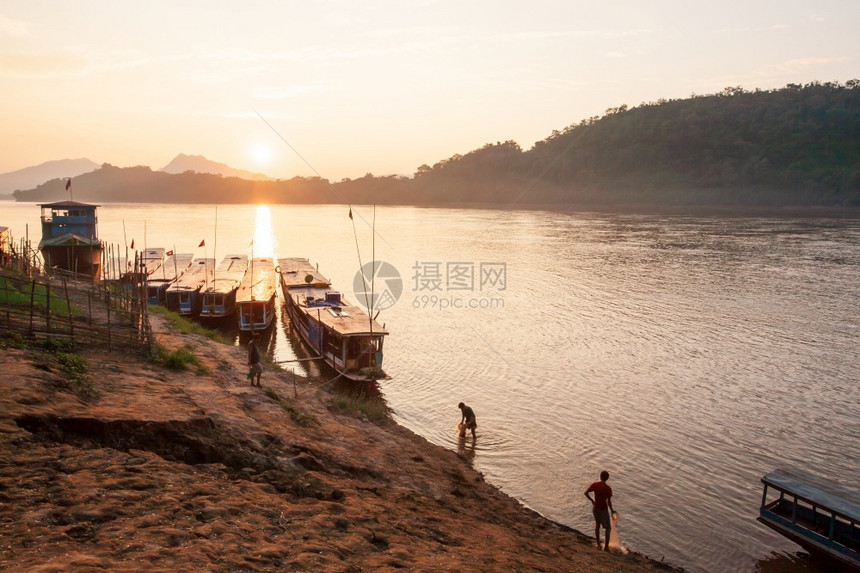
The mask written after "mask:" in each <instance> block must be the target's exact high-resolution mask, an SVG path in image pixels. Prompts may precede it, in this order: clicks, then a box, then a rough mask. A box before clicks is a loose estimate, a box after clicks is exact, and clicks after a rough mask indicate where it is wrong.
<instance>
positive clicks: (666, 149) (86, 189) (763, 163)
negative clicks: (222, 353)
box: [14, 80, 860, 212]
mask: <svg viewBox="0 0 860 573" xmlns="http://www.w3.org/2000/svg"><path fill="white" fill-rule="evenodd" d="M170 171H175V172H176V173H170ZM210 172H214V173H210ZM248 175H254V174H249V173H247V172H244V171H238V170H234V169H231V168H229V167H227V166H226V165H222V164H220V163H214V162H211V161H208V160H206V159H205V158H202V157H189V156H185V155H180V156H179V157H177V158H176V159H175V160H174V161H172V162H171V164H170V165H168V166H167V167H165V169H164V170H162V171H152V170H151V169H150V168H149V167H142V166H138V167H130V168H119V167H114V166H112V165H109V164H105V165H103V166H102V167H101V168H100V169H98V170H96V171H92V172H90V173H85V174H83V175H79V176H77V177H75V178H74V180H73V181H72V184H73V190H74V196H75V200H79V201H91V202H98V203H106V202H127V203H138V202H151V203H209V204H212V203H214V204H227V203H268V204H319V203H340V202H345V203H350V204H353V205H370V204H375V205H421V206H425V205H426V206H447V205H464V204H481V205H496V206H505V207H510V206H513V205H519V206H528V205H534V206H540V207H542V208H547V207H555V208H559V209H574V208H576V209H589V210H601V209H611V210H618V209H628V210H638V209H643V210H653V209H662V208H684V209H687V208H689V207H708V208H710V207H718V208H720V209H733V210H736V211H738V212H746V211H747V210H748V209H753V208H754V209H759V210H762V209H764V210H769V209H772V210H774V211H776V210H783V209H786V208H789V209H795V208H807V207H811V208H816V209H817V208H835V209H844V210H846V212H847V210H849V209H850V210H852V211H853V210H857V209H860V81H858V80H851V81H849V82H847V83H846V84H844V85H842V84H838V83H826V84H820V83H816V82H813V83H811V84H807V85H805V86H800V85H792V84H790V85H788V86H786V87H785V88H782V89H778V90H772V91H762V90H755V91H752V92H750V91H745V90H743V89H741V88H726V89H725V90H723V91H722V92H719V93H717V94H712V95H707V96H695V97H692V98H689V99H683V100H669V101H666V100H660V101H657V102H653V103H647V104H641V105H639V106H637V107H632V108H628V107H627V106H626V105H622V106H620V107H618V108H611V109H609V110H607V112H606V115H604V116H603V117H593V118H588V119H584V120H582V121H580V122H579V123H577V124H573V125H570V126H568V127H566V128H565V129H564V130H562V131H554V132H553V133H552V134H551V135H550V136H549V137H547V138H546V139H544V140H543V141H538V142H537V143H535V145H534V146H533V147H532V148H531V149H529V150H525V151H524V150H523V149H521V148H520V146H519V145H518V144H517V143H516V142H515V141H505V142H498V143H495V144H487V145H485V146H483V147H481V148H480V149H476V150H474V151H470V152H468V153H466V154H465V155H460V154H457V155H454V156H452V157H450V158H449V159H443V160H441V161H439V162H438V163H436V164H434V165H433V166H429V165H421V166H420V167H418V170H417V172H416V173H415V174H414V176H413V177H403V176H395V175H390V176H381V177H380V176H374V175H372V174H367V175H365V176H364V177H361V178H359V179H344V180H342V181H338V182H329V181H326V180H324V179H321V178H319V177H311V178H300V177H295V178H293V179H289V180H281V179H279V180H262V181H261V180H256V181H254V180H251V179H250V177H248ZM261 177H262V176H261ZM264 179H267V178H265V177H264ZM65 183H66V181H65V179H62V178H57V179H54V180H50V181H47V182H45V183H42V184H40V185H38V186H37V187H36V188H34V189H29V190H20V191H16V192H15V194H14V195H15V198H16V200H18V201H54V200H58V199H63V198H67V197H68V193H67V192H66V191H65Z"/></svg>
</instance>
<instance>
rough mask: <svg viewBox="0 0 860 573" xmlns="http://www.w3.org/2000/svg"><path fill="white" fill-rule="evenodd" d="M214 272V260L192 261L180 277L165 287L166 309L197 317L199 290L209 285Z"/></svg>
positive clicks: (199, 298) (199, 304) (200, 302)
mask: <svg viewBox="0 0 860 573" xmlns="http://www.w3.org/2000/svg"><path fill="white" fill-rule="evenodd" d="M214 272H215V259H207V258H197V259H194V261H193V262H192V263H191V266H190V267H188V269H187V270H186V271H185V272H184V273H182V276H180V277H179V278H178V279H176V281H174V282H173V284H171V285H170V286H169V287H167V293H166V302H167V309H168V310H172V311H174V312H178V313H179V314H181V315H182V316H189V317H195V316H197V315H198V314H199V313H200V308H201V306H202V302H203V301H202V297H201V296H200V289H202V288H203V287H204V285H207V284H209V282H210V281H211V280H212V278H213V273H214Z"/></svg>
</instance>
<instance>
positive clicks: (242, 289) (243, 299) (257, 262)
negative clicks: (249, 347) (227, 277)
mask: <svg viewBox="0 0 860 573" xmlns="http://www.w3.org/2000/svg"><path fill="white" fill-rule="evenodd" d="M277 291H278V274H277V272H276V271H275V261H274V260H273V259H271V258H265V257H255V258H254V259H252V260H251V266H250V267H248V272H247V273H245V278H243V279H242V284H241V285H239V290H238V291H237V292H236V308H237V310H238V316H239V330H245V331H257V330H265V329H267V328H269V327H270V326H272V324H273V323H274V319H275V294H276V293H277Z"/></svg>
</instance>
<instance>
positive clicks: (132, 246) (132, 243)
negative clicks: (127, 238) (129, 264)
mask: <svg viewBox="0 0 860 573" xmlns="http://www.w3.org/2000/svg"><path fill="white" fill-rule="evenodd" d="M131 248H132V249H133V248H134V239H132V240H131Z"/></svg>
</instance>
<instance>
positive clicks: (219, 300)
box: [200, 255, 248, 321]
mask: <svg viewBox="0 0 860 573" xmlns="http://www.w3.org/2000/svg"><path fill="white" fill-rule="evenodd" d="M247 271H248V255H227V256H226V257H224V260H222V261H221V263H220V264H219V265H218V267H217V268H216V269H215V272H214V274H213V275H212V280H210V281H209V282H208V283H207V284H206V285H205V286H204V287H203V289H202V290H201V291H200V293H201V295H202V299H203V300H202V303H201V307H200V318H201V319H203V320H212V321H214V320H221V319H225V318H227V317H230V316H233V313H234V312H235V311H236V292H237V291H238V290H239V285H240V284H242V279H243V278H244V277H245V273H246V272H247Z"/></svg>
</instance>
